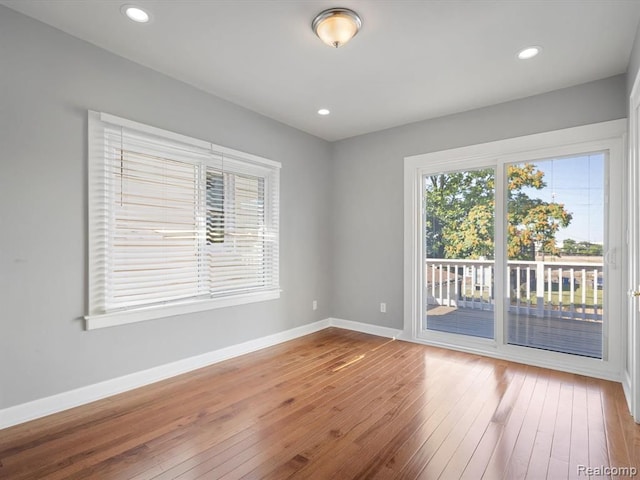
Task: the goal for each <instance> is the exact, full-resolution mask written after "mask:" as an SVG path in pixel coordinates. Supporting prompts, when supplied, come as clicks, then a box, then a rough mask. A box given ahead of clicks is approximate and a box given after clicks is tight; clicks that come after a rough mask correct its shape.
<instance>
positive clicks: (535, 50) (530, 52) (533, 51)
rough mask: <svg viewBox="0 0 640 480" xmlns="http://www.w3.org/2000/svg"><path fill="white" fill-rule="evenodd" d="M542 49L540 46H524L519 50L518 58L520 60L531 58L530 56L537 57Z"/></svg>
mask: <svg viewBox="0 0 640 480" xmlns="http://www.w3.org/2000/svg"><path fill="white" fill-rule="evenodd" d="M540 50H542V49H541V48H540V47H527V48H523V49H522V50H520V51H519V52H518V58H519V59H520V60H529V59H530V58H533V57H535V56H536V55H538V54H539V53H540Z"/></svg>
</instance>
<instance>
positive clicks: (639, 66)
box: [627, 25, 640, 98]
mask: <svg viewBox="0 0 640 480" xmlns="http://www.w3.org/2000/svg"><path fill="white" fill-rule="evenodd" d="M638 70H640V25H639V26H638V30H636V37H635V40H634V42H633V48H632V49H631V55H630V57H629V66H628V67H627V98H628V97H630V96H631V89H632V88H633V82H635V80H636V75H637V74H638Z"/></svg>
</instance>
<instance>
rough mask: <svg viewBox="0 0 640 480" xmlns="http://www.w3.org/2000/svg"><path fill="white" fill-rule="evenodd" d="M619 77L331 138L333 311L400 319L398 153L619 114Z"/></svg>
mask: <svg viewBox="0 0 640 480" xmlns="http://www.w3.org/2000/svg"><path fill="white" fill-rule="evenodd" d="M625 82H626V77H625V76H624V75H618V76H616V77H611V78H608V79H604V80H600V81H597V82H592V83H588V84H584V85H579V86H576V87H571V88H567V89H563V90H557V91H554V92H551V93H547V94H544V95H538V96H534V97H529V98H525V99H522V100H516V101H512V102H508V103H503V104H499V105H494V106H491V107H487V108H482V109H478V110H473V111H470V112H465V113H460V114H457V115H451V116H447V117H442V118H438V119H434V120H429V121H424V122H419V123H414V124H411V125H405V126H402V127H398V128H393V129H390V130H385V131H381V132H377V133H372V134H369V135H363V136H359V137H354V138H351V139H346V140H342V141H340V142H337V143H335V144H334V151H333V162H334V168H333V182H332V187H333V190H332V193H333V195H332V202H333V209H332V211H333V224H332V225H333V228H332V230H333V238H332V250H331V252H332V258H333V262H334V263H333V265H334V266H333V277H332V278H333V284H332V286H333V295H332V298H333V308H332V313H333V317H336V318H342V319H346V320H353V321H357V322H366V323H372V324H375V325H381V326H387V327H393V328H398V329H400V328H402V326H403V304H402V302H403V228H404V227H403V158H404V157H405V156H409V155H416V154H420V153H428V152H435V151H440V150H446V149H450V148H455V147H462V146H466V145H474V144H478V143H483V142H489V141H493V140H501V139H506V138H512V137H517V136H522V135H527V134H533V133H539V132H545V131H550V130H557V129H562V128H568V127H574V126H579V125H585V124H589V123H596V122H602V121H607V120H614V119H619V118H625V117H626V116H627V106H626V99H625V90H626V84H625ZM380 302H386V303H387V313H380Z"/></svg>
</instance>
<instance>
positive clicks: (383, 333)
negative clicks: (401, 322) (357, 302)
mask: <svg viewBox="0 0 640 480" xmlns="http://www.w3.org/2000/svg"><path fill="white" fill-rule="evenodd" d="M329 322H330V324H331V326H332V327H338V328H344V329H346V330H353V331H356V332H362V333H369V334H371V335H376V336H378V337H387V338H398V336H399V335H400V334H401V333H402V330H397V329H395V328H389V327H380V326H378V325H371V324H369V323H361V322H353V321H351V320H343V319H341V318H330V319H329Z"/></svg>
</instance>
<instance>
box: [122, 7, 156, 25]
mask: <svg viewBox="0 0 640 480" xmlns="http://www.w3.org/2000/svg"><path fill="white" fill-rule="evenodd" d="M120 11H121V12H122V13H123V14H124V15H126V16H127V17H128V18H129V19H130V20H133V21H134V22H137V23H147V22H148V21H149V20H150V16H149V14H148V13H147V12H145V11H144V10H142V9H141V8H140V7H136V6H135V5H123V6H122V8H121V9H120Z"/></svg>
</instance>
